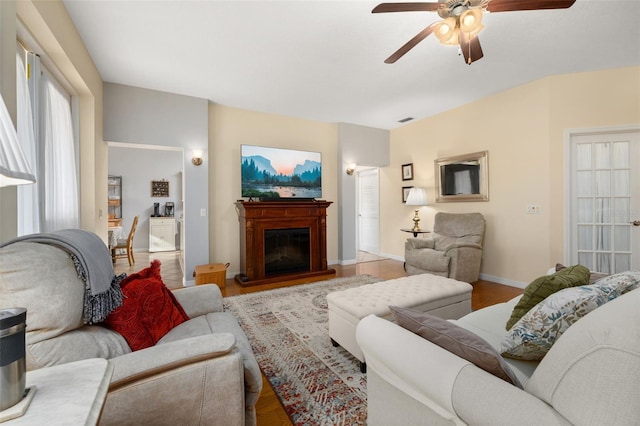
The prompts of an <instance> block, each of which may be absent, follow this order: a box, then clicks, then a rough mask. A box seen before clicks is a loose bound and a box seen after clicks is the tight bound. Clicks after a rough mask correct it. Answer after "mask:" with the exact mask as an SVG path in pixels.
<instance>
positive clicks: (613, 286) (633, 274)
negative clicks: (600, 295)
mask: <svg viewBox="0 0 640 426" xmlns="http://www.w3.org/2000/svg"><path fill="white" fill-rule="evenodd" d="M593 286H594V287H596V288H598V289H599V290H602V291H603V292H605V293H606V294H607V297H608V298H609V300H613V299H615V298H616V297H618V296H620V295H622V294H625V293H628V292H630V291H631V290H635V289H636V288H638V287H640V271H627V272H620V273H618V274H614V275H604V276H603V277H602V278H600V279H599V280H597V281H596V282H594V283H593Z"/></svg>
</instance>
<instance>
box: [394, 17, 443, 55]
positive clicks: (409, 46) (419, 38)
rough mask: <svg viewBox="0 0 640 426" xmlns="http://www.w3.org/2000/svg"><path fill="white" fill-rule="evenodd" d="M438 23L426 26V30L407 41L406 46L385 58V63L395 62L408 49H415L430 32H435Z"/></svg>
mask: <svg viewBox="0 0 640 426" xmlns="http://www.w3.org/2000/svg"><path fill="white" fill-rule="evenodd" d="M436 24H437V22H434V23H433V24H431V25H429V26H428V27H427V28H425V29H424V30H422V31H420V32H419V33H418V34H416V36H415V37H414V38H412V39H411V40H409V41H408V42H406V43H405V44H404V46H402V47H401V48H400V49H398V50H396V51H395V53H394V54H393V55H391V56H389V57H388V58H387V59H385V60H384V62H385V64H393V63H394V62H396V61H397V60H398V59H400V58H402V57H403V56H404V54H405V53H407V52H408V51H410V50H411V49H413V48H414V47H415V46H416V44H418V43H420V42H421V41H422V40H424V39H425V38H426V37H427V36H428V35H429V34H431V33H432V32H433V28H434V27H435V25H436Z"/></svg>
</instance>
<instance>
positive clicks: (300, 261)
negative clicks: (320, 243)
mask: <svg viewBox="0 0 640 426" xmlns="http://www.w3.org/2000/svg"><path fill="white" fill-rule="evenodd" d="M310 259H311V258H310V248H309V228H289V229H267V230H265V231H264V274H265V276H270V275H277V274H288V273H294V272H309V271H310V270H311V269H310V266H311V260H310Z"/></svg>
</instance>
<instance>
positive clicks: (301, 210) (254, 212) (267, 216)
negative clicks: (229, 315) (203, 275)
mask: <svg viewBox="0 0 640 426" xmlns="http://www.w3.org/2000/svg"><path fill="white" fill-rule="evenodd" d="M235 204H236V209H237V211H238V219H239V221H240V274H238V275H236V277H235V278H236V281H237V282H238V283H239V284H241V285H244V286H253V285H259V284H268V283H273V282H279V281H285V280H286V281H289V280H296V279H304V278H312V277H318V276H333V275H335V272H336V271H335V270H334V269H329V268H328V267H327V207H329V206H330V205H331V204H332V202H331V201H324V200H309V201H294V200H291V201H238V202H236V203H235ZM294 228H308V229H309V245H310V247H309V248H310V252H309V254H310V267H309V271H306V272H296V273H289V274H279V275H267V274H266V273H265V254H266V253H265V242H264V234H265V231H266V230H272V229H294Z"/></svg>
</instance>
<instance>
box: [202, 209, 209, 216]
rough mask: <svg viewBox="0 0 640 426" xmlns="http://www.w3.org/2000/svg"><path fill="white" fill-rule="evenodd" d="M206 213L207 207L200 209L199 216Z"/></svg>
mask: <svg viewBox="0 0 640 426" xmlns="http://www.w3.org/2000/svg"><path fill="white" fill-rule="evenodd" d="M206 215H207V209H200V216H202V217H205V216H206Z"/></svg>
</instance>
